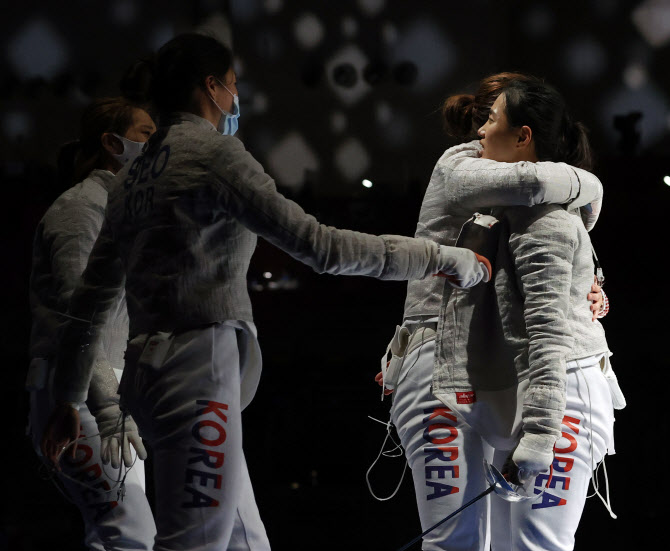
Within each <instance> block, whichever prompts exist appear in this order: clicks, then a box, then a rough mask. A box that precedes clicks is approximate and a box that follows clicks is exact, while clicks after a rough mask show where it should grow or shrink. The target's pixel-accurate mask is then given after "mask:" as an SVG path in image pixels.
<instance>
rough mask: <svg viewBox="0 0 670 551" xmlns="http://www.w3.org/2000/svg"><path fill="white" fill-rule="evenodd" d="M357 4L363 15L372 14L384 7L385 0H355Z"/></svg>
mask: <svg viewBox="0 0 670 551" xmlns="http://www.w3.org/2000/svg"><path fill="white" fill-rule="evenodd" d="M357 4H358V8H359V9H360V10H361V11H362V12H363V13H365V15H369V16H373V15H377V14H378V13H379V12H381V11H382V10H383V9H384V7H385V6H386V0H357Z"/></svg>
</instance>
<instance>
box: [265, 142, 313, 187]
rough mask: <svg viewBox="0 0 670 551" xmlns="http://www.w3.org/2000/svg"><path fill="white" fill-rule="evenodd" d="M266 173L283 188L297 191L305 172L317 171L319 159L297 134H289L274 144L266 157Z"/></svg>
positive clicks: (302, 183) (301, 184) (303, 179)
mask: <svg viewBox="0 0 670 551" xmlns="http://www.w3.org/2000/svg"><path fill="white" fill-rule="evenodd" d="M267 159H268V172H269V173H270V174H272V176H273V177H274V178H275V179H276V180H277V182H278V183H280V184H281V185H283V186H286V187H288V188H289V189H291V190H293V191H299V190H300V189H302V187H303V185H304V184H305V172H306V171H308V170H309V171H318V170H319V168H320V164H319V159H318V157H317V156H316V153H315V152H314V150H313V149H312V148H311V147H310V146H309V144H308V143H307V141H306V140H305V138H304V137H303V135H302V134H300V133H299V132H295V131H293V132H290V133H289V134H287V135H286V136H284V137H283V138H282V139H281V140H279V141H278V142H276V143H275V145H274V146H272V148H271V149H270V151H269V153H268V155H267Z"/></svg>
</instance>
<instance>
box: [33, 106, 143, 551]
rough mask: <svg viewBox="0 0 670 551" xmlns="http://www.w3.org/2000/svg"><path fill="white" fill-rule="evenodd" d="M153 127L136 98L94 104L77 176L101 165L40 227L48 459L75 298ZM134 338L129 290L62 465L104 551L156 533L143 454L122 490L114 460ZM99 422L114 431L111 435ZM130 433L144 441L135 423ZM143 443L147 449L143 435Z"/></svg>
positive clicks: (88, 533)
mask: <svg viewBox="0 0 670 551" xmlns="http://www.w3.org/2000/svg"><path fill="white" fill-rule="evenodd" d="M154 130H155V126H154V123H153V121H152V120H151V117H150V116H149V114H148V113H147V112H146V111H145V110H144V109H141V108H139V107H136V106H134V105H133V104H132V103H130V102H129V101H128V100H125V99H123V98H106V99H101V100H96V101H94V102H93V103H92V104H91V105H90V106H89V107H88V108H87V109H86V111H85V113H84V116H83V117H82V128H81V140H80V142H79V147H78V151H79V153H78V163H77V164H78V172H82V169H83V171H84V172H87V171H88V169H90V168H91V167H93V170H91V171H90V172H89V173H88V175H86V178H85V179H84V180H83V181H81V182H79V183H78V184H76V185H75V186H73V187H72V188H70V189H69V190H67V191H66V192H65V193H63V194H62V195H61V196H60V197H59V198H58V199H57V200H56V201H55V202H54V203H53V205H51V207H50V208H49V209H48V211H47V212H46V214H45V215H44V217H43V218H42V220H41V221H40V223H39V225H38V227H37V231H36V233H35V239H34V245H33V264H32V272H31V280H30V302H31V310H32V317H33V324H32V331H31V357H32V362H31V366H30V369H29V374H28V381H27V388H28V390H29V391H30V434H31V437H32V440H33V444H34V447H35V451H36V452H37V453H38V455H40V456H41V455H42V454H41V451H40V441H41V439H42V435H43V432H44V427H45V424H46V421H47V419H48V415H49V413H50V411H51V409H52V408H53V397H52V386H53V375H54V367H55V362H56V355H57V353H58V346H59V337H60V335H61V329H62V327H63V325H64V324H65V322H66V320H67V316H66V314H67V311H68V305H69V301H70V297H71V295H72V292H73V290H74V288H75V287H76V285H77V283H78V281H79V278H80V276H81V274H82V272H83V271H84V268H85V267H86V262H87V260H88V257H89V254H90V252H91V249H92V248H93V244H94V243H95V240H96V238H97V237H98V234H99V233H100V228H101V227H102V223H103V220H104V214H105V207H106V205H107V194H108V190H109V187H110V184H111V182H112V179H113V178H114V173H115V172H116V171H117V170H118V169H119V168H120V167H121V166H122V165H123V164H124V163H125V162H130V161H132V160H133V159H134V157H136V156H137V155H138V154H139V153H140V151H141V148H142V147H143V146H144V143H145V142H146V141H147V140H148V138H149V136H150V135H151V134H152V133H153V131H154ZM107 148H108V149H107ZM127 337H128V313H127V310H126V301H125V296H124V295H123V294H120V295H119V296H118V297H117V300H116V301H115V303H114V304H112V305H111V308H110V315H109V318H108V322H107V324H106V325H105V327H104V328H103V329H102V331H101V334H100V339H99V341H98V347H97V350H96V353H95V354H94V355H92V356H91V361H92V362H94V363H95V367H94V376H93V378H92V382H91V388H90V391H89V393H88V394H89V395H88V398H89V400H90V401H92V403H91V402H89V404H88V405H87V404H86V403H83V404H82V405H81V407H80V409H79V417H80V420H81V433H82V437H83V440H82V441H81V443H80V445H79V448H78V453H77V455H76V457H75V458H72V457H70V455H69V454H65V455H64V456H63V458H62V460H61V462H60V467H61V469H62V470H60V471H58V472H57V473H56V476H57V477H58V479H59V480H60V483H62V485H63V486H64V487H65V489H66V491H67V494H68V496H69V497H70V499H71V500H72V501H73V502H74V504H75V505H76V506H77V507H78V508H79V511H80V512H81V514H82V518H83V520H84V528H85V543H86V545H87V547H88V548H89V549H92V550H98V551H103V550H107V551H109V550H119V551H121V550H127V549H128V550H129V549H151V547H152V546H153V539H154V535H155V533H156V528H155V524H154V520H153V515H152V512H151V509H150V508H149V504H148V502H147V499H146V496H145V493H144V465H143V461H142V459H140V458H137V460H136V461H135V464H134V466H133V468H132V469H131V470H130V471H129V472H128V473H127V475H126V476H125V481H124V484H123V488H122V487H121V484H120V481H121V480H122V479H123V477H124V474H125V469H123V468H122V467H120V465H119V458H118V454H117V455H114V456H113V451H114V449H115V448H116V445H115V442H113V440H114V438H115V436H113V435H114V433H115V432H116V431H115V430H114V429H115V425H116V423H117V421H118V419H119V413H120V412H119V407H118V400H116V401H115V400H105V399H104V396H105V395H107V394H110V392H111V394H112V395H113V394H115V393H116V389H117V387H118V381H119V380H120V377H121V373H122V370H123V362H124V359H123V354H124V350H125V348H126V341H127ZM108 387H109V388H108ZM101 398H103V399H102V400H101ZM89 405H90V409H89ZM96 418H97V420H98V421H99V424H100V425H101V426H102V427H105V428H103V430H102V431H101V434H103V435H104V436H106V438H105V439H103V440H102V441H101V437H100V436H99V435H98V425H97V424H96ZM127 429H128V431H129V435H130V438H134V437H136V432H137V429H135V428H134V423H132V421H131V420H129V421H128V424H127ZM101 444H102V446H101ZM136 444H137V445H138V446H140V445H141V443H140V442H139V441H137V440H136ZM105 447H107V450H105V449H104V448H105ZM113 448H114V449H113ZM103 458H104V459H105V460H104V461H103ZM110 461H111V463H112V464H107V463H110ZM121 494H124V495H123V497H121Z"/></svg>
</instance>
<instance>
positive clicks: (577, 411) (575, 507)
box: [491, 364, 614, 551]
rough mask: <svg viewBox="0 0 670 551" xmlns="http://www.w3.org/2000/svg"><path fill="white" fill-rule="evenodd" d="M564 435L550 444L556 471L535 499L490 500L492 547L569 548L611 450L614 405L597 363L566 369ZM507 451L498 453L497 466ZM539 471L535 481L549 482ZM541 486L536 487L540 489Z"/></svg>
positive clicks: (512, 550)
mask: <svg viewBox="0 0 670 551" xmlns="http://www.w3.org/2000/svg"><path fill="white" fill-rule="evenodd" d="M567 375H568V381H567V383H568V384H567V405H566V409H565V417H564V418H563V424H562V429H563V431H562V436H561V438H560V439H559V440H558V441H557V442H556V446H555V447H554V451H555V459H554V463H553V467H554V473H553V477H552V479H551V482H549V486H548V488H547V489H546V490H545V492H544V494H543V495H542V496H541V497H540V498H538V499H537V500H529V501H522V502H517V503H510V502H508V501H504V500H502V499H493V500H492V502H491V513H492V546H493V547H492V548H493V551H571V550H572V549H573V548H574V544H575V532H576V531H577V526H578V525H579V520H580V518H581V516H582V511H583V510H584V503H585V501H586V495H587V492H588V488H589V481H590V480H591V473H592V469H593V468H595V466H596V465H597V464H598V463H599V462H600V461H601V460H602V459H603V457H604V456H605V453H606V452H607V450H608V449H609V450H613V428H614V410H613V408H612V398H611V394H610V389H609V385H608V384H607V381H606V379H605V377H604V376H603V373H602V371H601V369H600V365H599V364H595V365H591V366H589V367H584V368H582V369H580V368H573V369H569V370H568V373H567ZM508 453H509V452H496V455H495V458H494V463H495V464H496V466H498V468H500V467H501V466H502V464H503V462H504V461H505V459H506V458H507V455H508ZM547 478H548V475H547V474H541V475H539V476H538V477H537V478H536V480H535V486H536V487H538V488H540V487H543V486H545V485H546V484H547ZM539 491H540V490H537V492H539Z"/></svg>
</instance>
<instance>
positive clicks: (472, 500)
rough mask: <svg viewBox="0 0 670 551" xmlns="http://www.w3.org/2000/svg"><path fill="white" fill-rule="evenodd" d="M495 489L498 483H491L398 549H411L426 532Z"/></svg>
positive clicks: (401, 550) (403, 550)
mask: <svg viewBox="0 0 670 551" xmlns="http://www.w3.org/2000/svg"><path fill="white" fill-rule="evenodd" d="M495 489H496V485H495V484H491V485H490V486H489V487H488V488H487V489H486V490H484V491H483V492H482V493H481V494H479V495H478V496H476V497H474V498H472V499H471V500H470V501H468V502H467V503H466V504H465V505H462V506H461V507H459V508H458V509H456V510H455V511H454V512H453V513H451V514H450V515H448V516H446V517H444V518H443V519H442V520H441V521H440V522H438V523H437V524H434V525H433V526H431V527H430V528H428V530H426V531H425V532H423V533H421V534H419V535H418V536H417V537H415V538H414V539H413V540H412V541H410V542H408V543H406V544H405V545H403V546H402V547H401V548H400V549H398V551H405V549H409V548H410V547H411V546H412V545H414V544H415V543H416V542H417V541H419V540H420V539H421V538H423V537H424V536H425V535H426V534H428V533H429V532H432V531H433V530H435V528H437V527H438V526H440V525H441V524H444V523H445V522H447V521H448V520H449V519H450V518H453V517H455V516H456V515H457V514H458V513H460V512H461V511H462V510H463V509H467V508H468V507H470V505H472V504H473V503H474V502H475V501H479V500H480V499H481V498H483V497H486V496H487V495H489V494H490V493H491V492H492V491H493V490H495Z"/></svg>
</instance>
